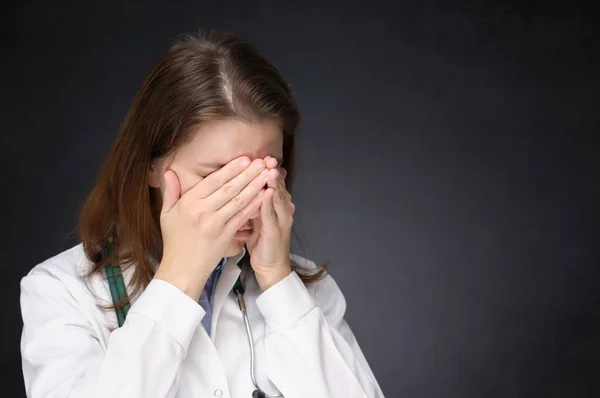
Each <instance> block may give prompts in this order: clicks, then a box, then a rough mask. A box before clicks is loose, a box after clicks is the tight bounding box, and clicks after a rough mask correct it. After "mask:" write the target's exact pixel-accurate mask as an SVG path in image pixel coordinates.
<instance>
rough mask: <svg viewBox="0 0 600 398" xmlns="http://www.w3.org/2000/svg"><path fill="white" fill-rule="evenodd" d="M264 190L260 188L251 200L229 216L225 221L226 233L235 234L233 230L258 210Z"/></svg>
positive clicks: (238, 227)
mask: <svg viewBox="0 0 600 398" xmlns="http://www.w3.org/2000/svg"><path fill="white" fill-rule="evenodd" d="M264 194H265V191H263V190H261V191H260V192H259V193H258V194H257V195H256V196H255V197H254V198H253V199H252V200H251V201H250V203H249V204H248V205H247V206H246V207H244V208H243V209H241V210H239V211H238V212H237V213H236V214H234V215H233V216H232V217H230V218H229V220H228V221H227V222H226V223H225V230H226V231H227V232H228V233H231V234H235V231H237V230H238V229H240V228H241V227H242V225H244V223H245V222H246V221H248V219H249V218H250V216H252V214H255V213H256V212H257V211H259V208H260V207H261V206H262V199H263V197H264Z"/></svg>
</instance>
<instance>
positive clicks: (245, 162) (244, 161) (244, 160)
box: [241, 158, 250, 167]
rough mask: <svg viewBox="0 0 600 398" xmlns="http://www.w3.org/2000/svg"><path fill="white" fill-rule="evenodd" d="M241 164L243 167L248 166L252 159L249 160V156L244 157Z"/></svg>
mask: <svg viewBox="0 0 600 398" xmlns="http://www.w3.org/2000/svg"><path fill="white" fill-rule="evenodd" d="M241 164H242V166H243V167H248V165H249V164H250V161H249V160H248V158H244V159H242V163H241Z"/></svg>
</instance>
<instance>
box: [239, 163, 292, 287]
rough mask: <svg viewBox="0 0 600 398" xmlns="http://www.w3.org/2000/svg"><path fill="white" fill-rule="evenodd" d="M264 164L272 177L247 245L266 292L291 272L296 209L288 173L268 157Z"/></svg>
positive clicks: (261, 284) (251, 261)
mask: <svg viewBox="0 0 600 398" xmlns="http://www.w3.org/2000/svg"><path fill="white" fill-rule="evenodd" d="M265 163H266V164H267V168H268V169H269V174H268V177H267V189H266V191H265V193H264V196H263V199H262V205H261V207H260V215H259V219H260V221H259V222H256V221H258V220H255V223H254V226H255V231H254V233H253V234H252V236H250V239H248V241H247V242H246V246H247V247H248V251H249V252H250V265H251V266H252V269H253V270H254V273H255V274H256V280H257V281H258V284H259V286H260V288H261V289H262V290H263V291H265V290H267V289H268V288H270V287H271V286H273V285H274V284H276V283H277V282H279V281H280V280H282V279H283V278H285V277H286V276H288V275H289V274H290V273H291V272H292V267H291V262H290V240H291V234H292V225H293V223H294V212H295V210H296V206H294V204H293V203H292V196H291V195H290V193H289V192H288V191H287V189H286V187H285V176H286V175H287V171H286V170H285V169H284V168H277V160H276V159H275V158H272V157H270V156H267V157H266V158H265ZM257 224H259V225H257ZM256 227H258V228H256Z"/></svg>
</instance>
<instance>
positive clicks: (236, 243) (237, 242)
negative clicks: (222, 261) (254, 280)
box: [225, 238, 246, 257]
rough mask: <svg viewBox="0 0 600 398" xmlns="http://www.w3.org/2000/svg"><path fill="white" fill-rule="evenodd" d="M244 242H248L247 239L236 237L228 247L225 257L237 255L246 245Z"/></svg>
mask: <svg viewBox="0 0 600 398" xmlns="http://www.w3.org/2000/svg"><path fill="white" fill-rule="evenodd" d="M244 243H246V239H236V238H234V239H233V240H232V241H231V243H230V244H229V246H228V247H227V250H225V257H231V256H235V255H236V254H238V253H239V252H241V251H242V248H243V247H244Z"/></svg>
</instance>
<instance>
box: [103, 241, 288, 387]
mask: <svg viewBox="0 0 600 398" xmlns="http://www.w3.org/2000/svg"><path fill="white" fill-rule="evenodd" d="M111 250H112V244H109V245H108V246H107V247H106V248H105V250H104V255H105V256H106V255H108V253H110V251H111ZM248 256H249V252H248V249H247V248H246V245H244V255H243V256H242V258H240V259H239V260H238V261H237V266H238V267H240V269H241V267H242V266H241V264H242V262H243V261H244V259H246V258H247V257H248ZM106 277H107V280H108V286H109V288H110V295H111V297H112V300H113V304H114V305H115V312H116V314H117V322H118V324H119V327H121V326H123V324H124V323H125V318H126V317H127V312H128V310H129V308H130V304H129V297H128V295H127V290H126V288H125V281H124V280H123V274H122V272H121V267H120V266H118V265H107V266H106ZM241 277H242V275H241V274H240V276H239V277H238V279H237V281H236V282H235V285H233V292H234V293H235V296H236V298H237V302H238V306H239V307H240V311H242V318H243V319H244V326H245V329H246V336H247V337H248V346H249V347H250V377H251V379H252V384H254V387H256V390H254V391H253V392H252V398H280V397H283V395H281V394H280V395H269V394H267V393H266V392H265V391H264V390H263V389H261V388H260V387H259V386H258V382H257V381H256V370H255V367H254V365H255V363H256V359H255V355H254V337H253V336H252V328H251V327H250V320H249V319H248V312H247V310H246V302H245V301H244V286H243V284H242V280H241ZM118 303H120V304H121V305H117V304H118ZM123 303H124V304H123Z"/></svg>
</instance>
